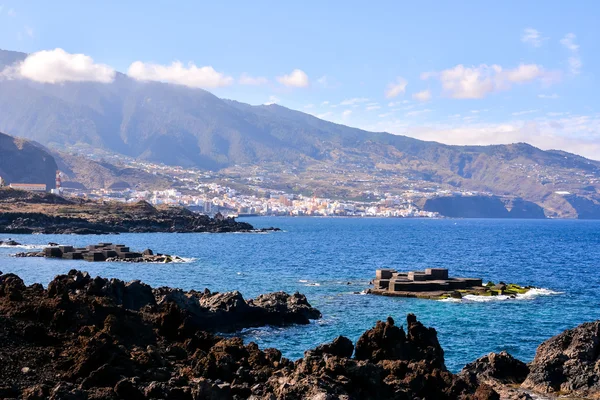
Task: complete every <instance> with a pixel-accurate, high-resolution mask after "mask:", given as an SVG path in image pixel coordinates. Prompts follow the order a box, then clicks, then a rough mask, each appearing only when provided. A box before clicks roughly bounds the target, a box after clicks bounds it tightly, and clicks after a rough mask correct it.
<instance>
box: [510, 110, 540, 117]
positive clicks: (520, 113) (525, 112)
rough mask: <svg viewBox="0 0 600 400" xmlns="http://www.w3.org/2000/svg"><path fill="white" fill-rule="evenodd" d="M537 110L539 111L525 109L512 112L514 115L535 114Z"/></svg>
mask: <svg viewBox="0 0 600 400" xmlns="http://www.w3.org/2000/svg"><path fill="white" fill-rule="evenodd" d="M536 112H538V110H525V111H517V112H514V113H512V115H515V116H517V115H527V114H535V113H536Z"/></svg>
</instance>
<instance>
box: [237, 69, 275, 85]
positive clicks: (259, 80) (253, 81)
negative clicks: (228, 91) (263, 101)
mask: <svg viewBox="0 0 600 400" xmlns="http://www.w3.org/2000/svg"><path fill="white" fill-rule="evenodd" d="M238 82H239V83H240V85H251V86H260V85H264V84H266V83H268V82H269V80H268V79H267V78H265V77H262V76H250V75H248V74H246V73H245V72H244V73H243V74H242V75H241V76H240V79H239V80H238Z"/></svg>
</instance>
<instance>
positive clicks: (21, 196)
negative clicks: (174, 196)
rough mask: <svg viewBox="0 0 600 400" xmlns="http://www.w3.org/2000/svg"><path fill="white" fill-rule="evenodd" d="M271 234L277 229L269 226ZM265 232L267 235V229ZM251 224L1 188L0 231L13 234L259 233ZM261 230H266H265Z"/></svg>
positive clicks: (166, 209)
mask: <svg viewBox="0 0 600 400" xmlns="http://www.w3.org/2000/svg"><path fill="white" fill-rule="evenodd" d="M266 230H278V229H277V228H268V229H266ZM266 230H265V231H266ZM255 231H256V230H255V229H254V227H253V226H252V225H250V224H249V223H247V222H238V221H236V220H235V219H234V218H225V217H223V216H222V215H221V214H217V215H216V216H215V217H214V218H211V217H209V216H207V215H203V214H198V213H195V212H192V211H190V210H188V209H186V208H183V207H170V206H156V207H154V206H152V205H151V204H149V203H148V202H146V201H139V202H137V203H133V204H125V203H118V202H111V201H108V202H99V201H91V200H82V199H80V200H71V199H65V198H63V197H60V196H56V195H53V194H47V193H44V194H38V193H28V192H22V191H20V190H12V189H6V188H2V189H0V232H3V233H8V234H33V233H43V234H81V235H86V234H118V233H127V232H129V233H158V232H179V233H198V232H207V233H228V232H255ZM261 231H262V230H261Z"/></svg>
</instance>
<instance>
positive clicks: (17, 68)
mask: <svg viewBox="0 0 600 400" xmlns="http://www.w3.org/2000/svg"><path fill="white" fill-rule="evenodd" d="M115 74H116V73H115V70H114V69H113V68H111V67H109V66H108V65H104V64H96V63H94V60H93V59H92V58H91V57H90V56H86V55H85V54H70V53H67V52H66V51H64V50H63V49H54V50H43V51H38V52H37V53H32V54H30V55H28V56H27V58H26V59H25V60H23V62H20V63H17V64H15V65H14V66H11V67H7V68H5V69H4V70H3V71H2V73H1V74H0V76H4V77H6V78H9V79H19V78H25V79H29V80H32V81H35V82H42V83H62V82H86V81H87V82H102V83H109V82H112V81H113V80H114V78H115Z"/></svg>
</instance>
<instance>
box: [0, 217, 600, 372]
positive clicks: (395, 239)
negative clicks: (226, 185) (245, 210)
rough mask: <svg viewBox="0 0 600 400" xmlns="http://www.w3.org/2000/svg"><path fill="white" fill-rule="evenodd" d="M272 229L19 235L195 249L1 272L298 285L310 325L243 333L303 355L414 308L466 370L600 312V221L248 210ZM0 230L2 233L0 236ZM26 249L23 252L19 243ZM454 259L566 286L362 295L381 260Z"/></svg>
mask: <svg viewBox="0 0 600 400" xmlns="http://www.w3.org/2000/svg"><path fill="white" fill-rule="evenodd" d="M247 221H248V222H250V223H252V224H253V225H255V226H257V227H267V226H278V227H281V228H282V229H283V230H284V232H275V233H268V234H123V235H119V236H114V235H108V236H71V235H12V238H13V239H15V240H17V241H19V242H21V243H24V244H32V245H45V244H46V243H48V242H49V241H53V242H59V243H64V244H74V245H86V244H91V243H96V242H100V241H108V242H114V243H124V244H127V245H129V246H130V247H131V248H133V249H139V250H142V249H145V248H151V249H153V250H155V251H158V252H163V253H169V254H176V255H179V256H181V257H186V258H190V259H191V260H190V261H189V262H187V263H181V264H127V263H87V262H85V261H67V260H47V259H37V258H10V257H9V254H11V253H14V252H15V251H16V250H15V249H11V248H1V247H0V270H2V271H3V272H13V273H16V274H18V275H20V276H21V277H22V278H23V279H24V280H25V281H26V283H27V284H31V283H34V282H39V283H42V284H44V285H46V284H47V283H48V282H49V281H50V280H52V278H53V277H54V276H55V275H57V274H60V273H66V272H67V271H68V270H70V269H73V268H77V269H81V270H85V271H88V272H89V273H90V274H92V275H100V276H103V277H116V278H120V279H124V280H132V279H141V280H142V281H144V282H146V283H148V284H150V285H152V286H160V285H167V286H173V287H181V288H184V289H198V290H202V289H204V288H205V287H208V288H210V289H211V290H212V291H227V290H240V291H241V292H242V293H243V295H244V296H245V297H246V298H250V297H254V296H257V295H258V294H260V293H266V292H270V291H278V290H285V291H288V292H293V291H300V292H302V293H304V294H306V295H307V297H308V299H309V301H310V302H311V303H312V304H313V305H314V306H316V307H317V308H319V309H320V310H321V312H322V313H323V319H322V320H320V321H317V322H316V323H313V324H310V325H308V326H294V327H286V328H269V327H267V328H260V329H250V330H247V331H244V332H242V336H243V337H244V338H245V340H247V341H255V342H257V343H258V344H259V345H260V346H261V347H277V348H279V349H281V350H282V351H283V352H284V355H285V356H287V357H289V358H292V359H296V358H299V357H301V356H302V354H303V352H304V350H307V349H309V348H312V347H314V346H316V345H318V344H320V343H323V342H325V341H330V340H332V339H333V338H335V337H336V336H338V335H345V336H348V337H349V338H351V339H352V340H353V341H355V340H356V339H358V337H359V336H360V334H361V333H362V332H364V331H365V330H366V329H368V328H370V327H371V326H373V325H374V323H375V322H376V321H377V320H378V319H385V318H386V317H387V316H388V315H391V316H393V317H394V318H395V319H396V321H397V323H398V324H400V323H403V322H404V318H405V316H406V314H407V313H415V314H416V315H417V316H418V318H419V319H420V320H421V321H423V322H424V323H425V324H426V325H428V326H433V327H435V328H436V329H437V331H438V335H439V339H440V342H441V344H442V347H443V348H444V350H445V355H446V363H447V365H448V367H449V368H450V369H451V370H453V371H457V370H459V369H461V368H462V367H463V366H464V365H465V364H466V363H467V362H470V361H472V360H474V359H476V358H477V357H480V356H481V355H484V354H487V353H489V352H491V351H502V350H507V351H508V352H510V353H511V354H513V355H514V356H516V357H518V358H520V359H522V360H524V361H530V360H531V359H532V358H533V356H534V354H535V349H536V347H537V346H538V345H539V344H540V343H541V342H542V341H544V340H546V339H548V338H549V337H551V336H553V335H555V334H557V333H559V332H561V331H563V330H565V329H567V328H571V327H574V326H576V325H578V324H579V323H582V322H585V321H592V320H597V319H600V307H599V305H600V294H599V293H598V290H599V288H600V221H567V220H547V221H546V220H543V221H537V220H450V219H446V220H417V219H366V218H365V219H352V218H248V219H247ZM0 239H2V237H1V235H0ZM19 251H20V250H19ZM427 267H444V268H449V269H450V272H451V275H454V276H467V277H481V278H483V279H484V280H485V281H487V280H493V281H495V282H498V281H501V280H502V281H505V282H515V283H519V284H523V285H535V286H538V287H541V288H545V289H549V290H552V291H553V292H558V293H559V294H552V295H539V296H532V297H530V298H525V299H517V300H505V301H497V300H495V301H491V302H460V303H456V302H442V301H431V300H420V299H402V298H387V297H379V296H373V295H363V294H359V293H360V292H361V291H363V290H364V289H366V288H367V287H368V286H369V285H368V283H369V280H370V279H372V278H373V276H374V274H375V269H377V268H397V269H400V270H411V269H423V268H427Z"/></svg>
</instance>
